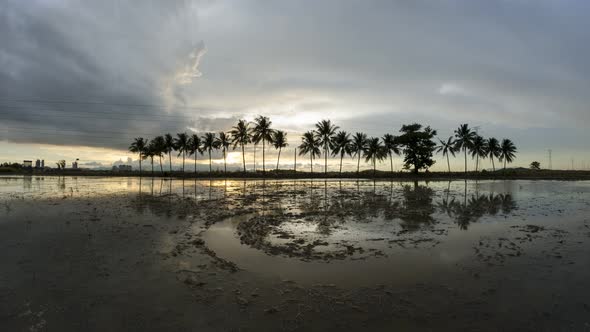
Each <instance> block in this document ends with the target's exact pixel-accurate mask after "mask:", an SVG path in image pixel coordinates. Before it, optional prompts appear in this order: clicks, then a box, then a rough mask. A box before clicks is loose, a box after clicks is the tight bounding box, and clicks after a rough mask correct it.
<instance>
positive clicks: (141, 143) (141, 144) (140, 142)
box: [129, 137, 147, 176]
mask: <svg viewBox="0 0 590 332" xmlns="http://www.w3.org/2000/svg"><path fill="white" fill-rule="evenodd" d="M146 146H147V142H146V141H145V140H144V139H143V137H136V138H135V139H134V140H133V143H131V145H130V146H129V151H130V152H133V153H139V175H140V176H141V160H142V159H143V158H142V157H143V156H142V154H143V152H144V151H145V148H146Z"/></svg>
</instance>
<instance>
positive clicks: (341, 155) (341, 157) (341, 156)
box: [339, 154, 344, 177]
mask: <svg viewBox="0 0 590 332" xmlns="http://www.w3.org/2000/svg"><path fill="white" fill-rule="evenodd" d="M343 158H344V154H340V171H339V173H340V176H341V177H342V159H343Z"/></svg>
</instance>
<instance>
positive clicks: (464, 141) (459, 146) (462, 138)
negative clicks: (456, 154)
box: [455, 124, 476, 174]
mask: <svg viewBox="0 0 590 332" xmlns="http://www.w3.org/2000/svg"><path fill="white" fill-rule="evenodd" d="M475 135H476V133H475V132H473V131H471V128H469V125H468V124H462V125H460V126H459V128H457V129H456V130H455V138H457V140H456V141H455V144H456V150H457V151H460V150H463V151H464V152H465V174H467V150H469V149H471V146H472V145H473V139H474V138H475Z"/></svg>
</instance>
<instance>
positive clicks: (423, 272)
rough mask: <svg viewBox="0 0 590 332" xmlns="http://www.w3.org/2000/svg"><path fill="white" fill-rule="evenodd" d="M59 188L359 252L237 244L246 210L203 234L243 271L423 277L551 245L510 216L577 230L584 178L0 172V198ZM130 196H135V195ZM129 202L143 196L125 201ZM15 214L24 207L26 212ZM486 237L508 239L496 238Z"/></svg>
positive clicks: (589, 190) (155, 214) (166, 242)
mask: <svg viewBox="0 0 590 332" xmlns="http://www.w3.org/2000/svg"><path fill="white" fill-rule="evenodd" d="M63 197H66V198H84V199H92V198H101V199H102V198H105V199H110V197H113V198H115V199H117V200H121V201H120V203H122V204H123V205H124V206H126V207H131V209H129V210H121V213H126V214H127V215H129V216H132V215H141V216H142V218H143V219H145V216H146V214H147V215H149V216H150V218H151V219H153V220H154V222H155V220H158V219H162V220H168V219H166V218H170V217H174V216H175V215H176V216H180V215H181V214H182V216H183V218H186V219H187V220H194V219H192V218H194V216H196V215H197V212H198V211H199V208H200V207H199V204H194V206H192V205H188V207H187V205H184V207H183V208H180V206H181V205H182V204H180V202H181V201H179V200H180V199H183V201H182V202H191V201H194V202H196V203H198V202H205V201H212V203H213V204H214V205H213V207H218V208H220V209H224V208H229V207H230V206H231V208H245V209H250V210H251V211H250V214H249V216H252V215H260V216H267V217H272V216H277V215H278V216H283V217H285V219H284V220H285V221H284V222H281V223H279V224H278V225H277V226H276V227H274V228H271V229H270V232H268V233H263V234H261V239H262V240H264V241H267V242H268V243H270V244H271V245H277V246H284V245H287V244H289V243H291V242H293V241H296V240H299V239H302V240H303V241H304V242H303V245H306V244H309V243H312V242H314V241H316V240H317V241H321V242H322V243H321V244H317V245H315V246H314V247H313V250H314V251H317V252H328V253H329V252H336V253H337V252H342V251H343V250H344V251H345V250H346V249H345V247H346V246H353V247H355V248H358V247H362V248H363V252H359V251H355V253H354V254H353V255H351V256H349V257H347V258H346V259H336V260H331V261H330V263H329V264H326V263H325V261H303V260H302V259H301V258H305V257H301V256H299V254H296V255H294V257H286V256H285V255H282V254H277V255H272V254H269V253H268V252H265V251H264V250H261V248H257V247H255V246H253V245H250V244H248V243H241V241H240V238H239V236H238V234H237V227H238V225H239V223H240V222H244V221H245V220H248V218H249V217H246V216H241V217H234V218H232V219H230V220H226V221H223V222H219V223H217V224H214V225H213V226H211V227H210V228H209V230H208V231H207V232H206V233H205V235H204V239H205V242H206V244H207V246H208V247H209V248H211V249H212V250H214V251H215V252H216V254H217V255H218V256H219V257H221V258H224V259H227V260H229V261H232V262H235V263H236V264H237V265H238V266H239V267H240V268H242V269H244V270H247V271H250V272H254V273H258V274H263V275H278V276H279V277H281V278H286V279H295V280H300V281H309V282H336V283H340V284H367V283H371V282H390V283H391V282H394V283H399V284H404V283H415V282H420V281H428V280H429V279H430V278H434V277H435V276H438V275H441V274H442V275H444V276H446V277H449V276H452V275H453V273H454V272H452V273H451V272H449V271H454V269H455V268H456V265H457V264H462V265H469V266H470V265H474V264H475V265H477V264H480V263H483V262H484V261H481V260H479V259H480V258H478V257H479V256H477V255H483V257H484V258H485V257H487V256H489V255H496V253H497V252H499V253H500V254H501V255H504V256H505V257H508V255H511V254H513V253H514V251H510V250H507V249H505V247H501V248H500V249H495V251H490V250H491V249H489V248H491V247H494V248H496V247H498V245H505V246H506V245H507V243H509V242H514V243H517V244H518V246H519V249H518V250H519V252H522V253H523V254H522V256H519V257H518V258H513V259H514V260H515V262H518V264H520V265H522V264H521V263H522V262H523V261H522V260H531V259H533V260H534V259H535V257H537V256H538V255H542V253H543V252H546V251H548V250H552V248H553V247H555V246H556V245H558V244H556V241H557V240H556V239H555V238H552V237H551V236H548V235H547V233H539V234H535V237H533V238H532V239H531V241H528V240H527V241H526V242H522V241H521V242H522V243H521V242H519V241H520V240H518V238H525V236H526V233H524V232H523V231H522V229H521V228H518V227H522V226H525V225H529V224H535V225H542V226H544V227H546V228H547V229H556V228H559V229H563V230H567V231H569V232H570V233H568V234H570V235H568V236H578V235H579V234H582V235H580V236H583V235H584V234H585V233H581V232H579V230H578V229H577V228H576V227H579V225H580V223H583V222H584V221H586V218H587V217H586V216H587V215H590V199H589V198H590V182H559V181H479V182H476V181H468V182H463V181H454V182H428V183H426V182H419V183H414V182H390V181H377V182H373V181H365V180H361V181H355V180H349V181H338V180H328V181H323V180H313V181H310V180H282V181H281V180H267V181H264V180H246V181H244V180H219V179H217V180H206V179H198V180H194V179H186V180H184V181H183V180H182V179H174V180H170V179H163V178H153V179H152V178H143V179H139V178H124V177H121V178H116V177H104V178H101V177H44V176H32V177H14V176H7V177H0V202H4V203H3V204H9V203H10V200H14V199H19V200H20V199H23V198H24V201H28V202H34V200H44V199H56V198H57V199H60V198H63ZM141 197H145V198H146V199H137V198H141ZM147 198H149V199H147ZM66 201H68V200H66ZM158 202H160V203H162V202H165V204H159V203H158ZM136 203H137V204H140V205H141V204H143V205H141V206H139V205H138V206H137V207H136V206H135V204H136ZM33 204H34V203H33ZM217 204H219V205H217ZM224 204H227V205H224ZM6 209H7V211H8V210H9V209H10V207H9V205H6ZM55 209H57V207H56V208H55ZM187 209H188V210H187ZM22 213H25V215H23V217H28V216H27V215H26V211H24V212H22ZM29 217H30V216H29ZM197 225H198V224H197ZM514 227H517V228H514ZM198 232H199V230H195V231H194V233H195V234H196V233H198ZM282 234H288V235H289V236H287V237H284V236H281V235H282ZM498 239H506V241H508V242H502V243H499V242H498V241H499V240H498ZM501 241H504V240H501ZM578 242H579V241H578ZM566 243H572V244H573V243H576V242H575V241H566ZM161 245H162V248H172V247H173V246H174V241H173V240H172V237H171V236H170V235H164V236H163V238H162V244H161ZM582 247H583V246H580V245H579V244H578V247H575V248H574V247H572V248H570V249H568V250H571V251H573V252H575V250H581V249H580V248H582ZM343 248H344V249H343ZM476 249H477V250H478V251H476ZM486 250H487V251H486ZM498 250H499V251H498ZM377 252H379V253H380V254H376V253H377ZM482 253H483V254H482ZM359 258H362V260H359ZM526 262H529V263H530V261H526ZM518 264H517V265H518ZM522 266H524V265H522Z"/></svg>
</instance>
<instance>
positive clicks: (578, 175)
mask: <svg viewBox="0 0 590 332" xmlns="http://www.w3.org/2000/svg"><path fill="white" fill-rule="evenodd" d="M11 175H23V176H27V175H29V176H89V177H93V176H95V177H104V176H108V177H144V178H175V179H183V178H184V179H247V180H262V179H270V180H292V179H330V180H338V179H340V180H356V179H363V180H406V181H414V180H415V181H453V180H455V181H456V180H563V181H583V180H590V171H564V170H506V171H505V172H504V171H502V170H499V171H496V172H487V171H484V172H478V173H476V172H468V173H467V174H465V173H463V172H452V173H447V172H429V173H419V174H415V173H411V172H395V173H393V174H391V172H386V171H377V172H376V173H375V174H373V171H372V170H369V171H361V172H360V173H359V174H357V173H356V172H343V173H342V174H340V173H338V172H329V173H327V174H326V173H323V172H317V173H309V172H300V171H298V172H296V173H294V172H293V171H278V172H277V171H267V172H266V173H262V172H261V171H258V172H256V173H254V172H246V173H244V172H235V171H234V172H227V173H224V172H212V173H209V172H207V171H205V172H197V173H194V172H186V173H182V172H180V171H173V172H163V173H162V172H156V171H154V173H151V171H148V172H142V173H141V174H140V173H139V171H129V172H123V171H116V172H114V171H106V170H105V171H98V170H97V171H94V170H77V171H76V170H64V171H57V170H51V171H36V170H31V171H27V170H19V171H11V172H0V176H11Z"/></svg>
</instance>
